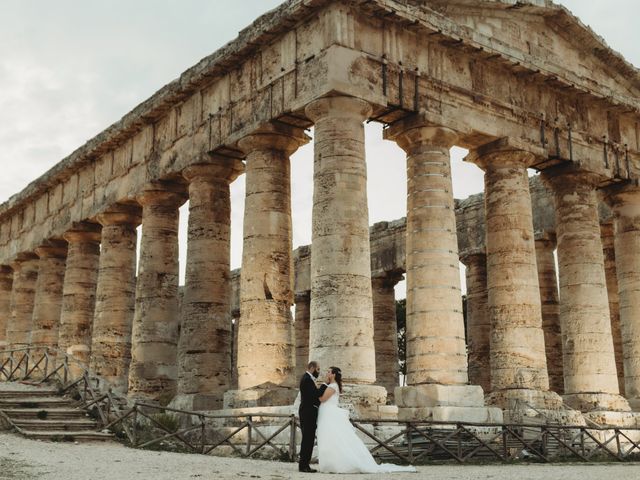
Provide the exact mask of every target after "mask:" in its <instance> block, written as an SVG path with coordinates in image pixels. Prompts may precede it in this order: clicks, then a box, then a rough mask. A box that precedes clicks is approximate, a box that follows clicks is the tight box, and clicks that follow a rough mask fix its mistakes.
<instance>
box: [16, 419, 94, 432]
mask: <svg viewBox="0 0 640 480" xmlns="http://www.w3.org/2000/svg"><path fill="white" fill-rule="evenodd" d="M12 422H13V423H14V425H15V426H16V427H18V428H20V429H22V430H30V431H70V430H72V431H86V430H96V428H97V427H98V425H97V423H96V422H94V421H93V420H90V419H88V418H82V419H67V420H39V419H28V420H25V419H20V420H18V419H12Z"/></svg>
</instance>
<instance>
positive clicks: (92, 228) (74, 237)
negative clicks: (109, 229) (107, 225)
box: [62, 222, 102, 243]
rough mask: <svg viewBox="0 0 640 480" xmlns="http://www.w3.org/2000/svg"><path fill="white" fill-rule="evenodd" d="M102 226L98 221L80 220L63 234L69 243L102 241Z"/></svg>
mask: <svg viewBox="0 0 640 480" xmlns="http://www.w3.org/2000/svg"><path fill="white" fill-rule="evenodd" d="M101 231H102V226H101V225H99V224H97V223H91V222H80V223H76V224H74V225H73V227H72V228H71V229H69V230H67V231H66V232H65V233H64V234H63V235H62V238H64V239H65V240H66V241H67V242H68V243H100V238H101V235H100V232H101Z"/></svg>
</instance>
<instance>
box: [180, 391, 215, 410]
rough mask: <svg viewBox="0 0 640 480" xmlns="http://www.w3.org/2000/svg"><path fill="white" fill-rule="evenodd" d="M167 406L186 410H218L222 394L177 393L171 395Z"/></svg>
mask: <svg viewBox="0 0 640 480" xmlns="http://www.w3.org/2000/svg"><path fill="white" fill-rule="evenodd" d="M169 407H170V408H176V409H178V410H188V411H202V410H219V409H221V408H222V396H221V395H220V394H213V393H179V394H177V395H176V396H175V397H173V400H171V403H169Z"/></svg>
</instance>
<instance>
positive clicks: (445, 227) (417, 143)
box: [385, 117, 468, 385]
mask: <svg viewBox="0 0 640 480" xmlns="http://www.w3.org/2000/svg"><path fill="white" fill-rule="evenodd" d="M385 134H386V138H388V139H394V140H395V141H396V142H397V143H398V145H399V146H400V147H401V148H402V149H403V150H404V151H405V152H406V153H407V260H406V264H407V265H406V269H407V383H408V384H409V385H420V384H425V383H438V384H444V385H465V384H466V383H467V381H468V376H467V355H466V345H465V335H464V320H463V314H462V296H461V291H460V269H459V260H458V241H457V237H456V224H455V221H456V219H455V209H454V201H453V187H452V181H451V160H450V157H449V149H450V148H451V147H452V146H453V144H454V142H455V140H456V134H455V132H453V131H452V130H449V129H447V128H442V127H434V126H430V125H428V124H427V123H425V122H424V121H422V119H421V118H420V117H417V118H415V119H412V120H409V121H404V122H401V123H398V124H395V125H393V126H392V127H391V128H390V129H389V130H387V131H386V132H385Z"/></svg>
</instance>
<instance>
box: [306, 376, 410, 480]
mask: <svg viewBox="0 0 640 480" xmlns="http://www.w3.org/2000/svg"><path fill="white" fill-rule="evenodd" d="M329 387H330V388H332V389H334V390H335V391H336V393H334V394H333V395H332V396H331V397H330V398H329V400H327V401H326V402H324V403H322V404H321V405H320V411H319V412H318V430H317V436H318V463H319V467H318V469H319V470H320V471H321V472H325V473H390V472H415V471H416V469H415V468H414V467H402V466H400V465H393V464H388V463H385V464H382V465H378V464H377V463H376V461H375V460H374V459H373V456H372V455H371V453H369V450H368V449H367V447H366V446H365V444H364V442H363V441H362V440H360V438H359V437H358V435H357V434H356V431H355V429H354V428H353V425H351V422H349V411H348V410H345V409H344V408H340V407H338V400H339V398H340V393H339V392H340V390H339V388H338V384H337V383H332V384H330V385H329Z"/></svg>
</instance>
